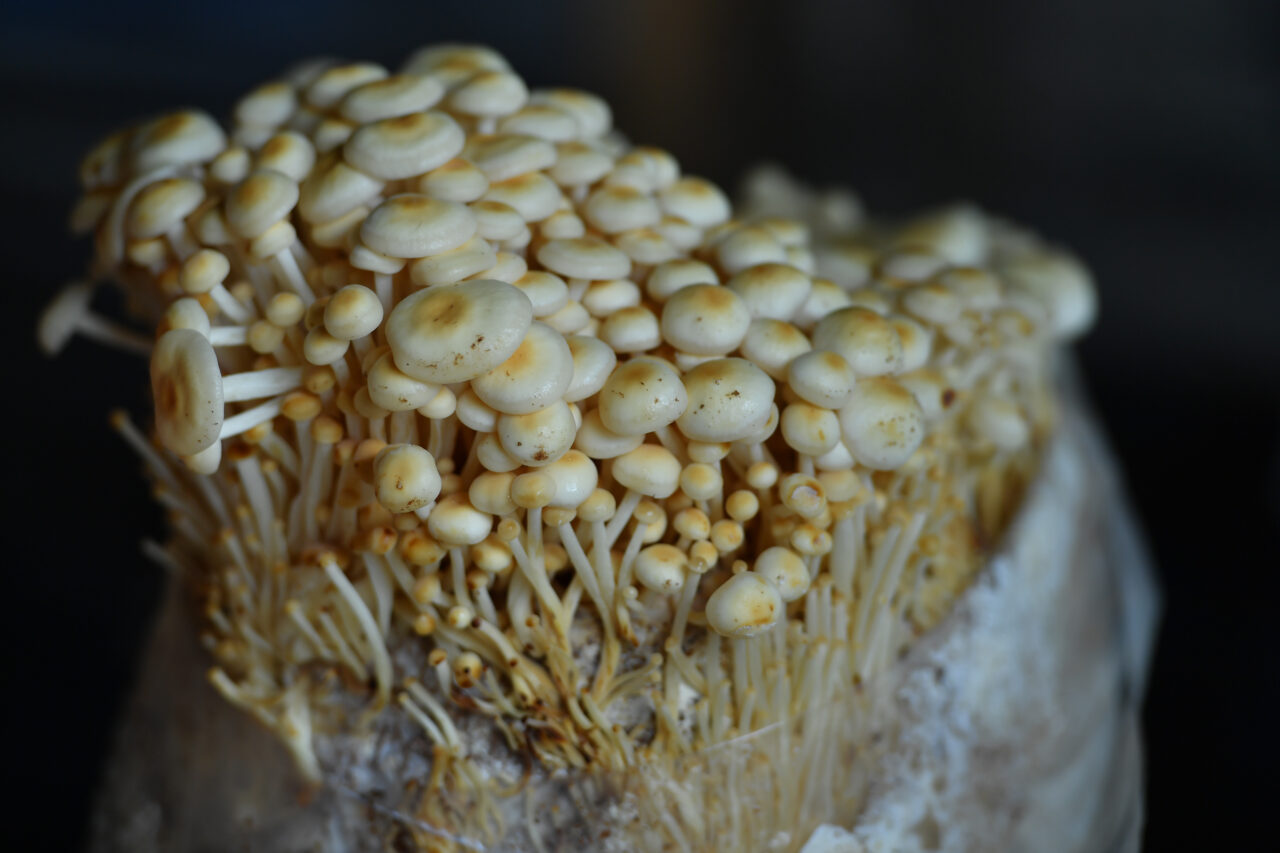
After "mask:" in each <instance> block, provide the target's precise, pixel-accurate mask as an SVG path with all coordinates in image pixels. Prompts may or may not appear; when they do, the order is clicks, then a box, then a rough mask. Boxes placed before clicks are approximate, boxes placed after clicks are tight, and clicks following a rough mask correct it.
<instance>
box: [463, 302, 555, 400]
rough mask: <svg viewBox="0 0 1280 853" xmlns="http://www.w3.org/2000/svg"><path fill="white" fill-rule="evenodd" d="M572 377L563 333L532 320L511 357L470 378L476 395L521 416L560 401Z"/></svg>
mask: <svg viewBox="0 0 1280 853" xmlns="http://www.w3.org/2000/svg"><path fill="white" fill-rule="evenodd" d="M572 380H573V354H572V353H571V352H570V350H569V345H568V343H566V342H565V339H564V336H563V335H561V334H560V333H559V332H557V331H556V330H555V329H553V328H551V327H550V326H548V325H547V324H546V323H538V322H534V323H533V324H531V325H530V326H529V331H528V332H527V333H526V334H525V336H524V340H523V341H522V342H521V343H520V346H519V347H517V348H516V351H515V352H514V353H512V354H511V357H510V358H508V359H507V360H506V361H504V362H502V364H499V365H498V366H497V367H495V368H493V369H492V370H490V371H489V372H488V373H482V374H481V375H479V376H477V377H476V378H475V379H473V380H471V388H472V390H473V391H475V393H476V396H478V397H479V398H480V399H481V400H483V401H484V402H485V403H487V404H488V405H490V406H492V407H493V408H494V409H496V410H497V411H499V412H505V413H506V414H509V415H525V414H529V413H530V412H536V411H538V410H539V409H543V408H546V407H547V406H549V405H551V404H552V403H554V402H556V401H558V400H560V399H561V398H562V397H563V396H564V392H565V391H566V390H567V389H568V388H569V383H570V382H571V381H572Z"/></svg>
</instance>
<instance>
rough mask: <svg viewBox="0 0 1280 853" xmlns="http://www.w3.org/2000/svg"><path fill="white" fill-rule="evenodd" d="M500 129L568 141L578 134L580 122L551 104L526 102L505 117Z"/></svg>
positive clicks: (540, 137) (551, 139) (549, 140)
mask: <svg viewBox="0 0 1280 853" xmlns="http://www.w3.org/2000/svg"><path fill="white" fill-rule="evenodd" d="M498 129H499V130H501V131H502V132H503V133H522V134H525V135H528V136H536V137H538V138H539V139H545V140H547V141H548V142H567V141H569V140H571V139H574V138H575V137H577V135H578V122H577V120H576V119H575V118H574V117H573V115H572V114H571V113H569V112H567V111H566V110H562V109H560V108H559V107H554V106H552V105H550V104H526V105H525V106H523V107H521V108H520V110H519V111H517V112H514V113H512V114H511V115H509V116H507V117H506V118H504V119H503V120H502V121H501V122H500V123H499V124H498Z"/></svg>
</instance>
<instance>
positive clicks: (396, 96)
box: [340, 74, 444, 124]
mask: <svg viewBox="0 0 1280 853" xmlns="http://www.w3.org/2000/svg"><path fill="white" fill-rule="evenodd" d="M443 97H444V85H443V84H442V83H441V82H440V81H439V80H437V79H436V78H434V77H427V76H424V75H421V74H393V75H391V76H390V77H384V78H382V79H381V80H371V81H369V82H368V83H365V84H364V85H362V86H358V87H356V88H355V89H352V90H351V91H350V92H348V93H347V96H346V97H345V98H343V99H342V106H341V108H340V112H341V113H342V117H343V118H345V119H346V120H347V121H351V122H355V123H356V124H365V123H367V122H371V121H378V120H380V119H384V118H395V117H396V116H402V115H408V114H409V113H416V112H421V111H422V110H425V109H428V108H430V107H432V106H435V104H436V103H437V102H438V101H439V100H440V99H441V98H443Z"/></svg>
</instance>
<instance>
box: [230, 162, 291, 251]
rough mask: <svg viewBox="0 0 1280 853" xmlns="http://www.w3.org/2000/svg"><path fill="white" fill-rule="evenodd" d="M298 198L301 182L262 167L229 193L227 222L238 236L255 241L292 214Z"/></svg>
mask: <svg viewBox="0 0 1280 853" xmlns="http://www.w3.org/2000/svg"><path fill="white" fill-rule="evenodd" d="M298 197H299V194H298V184H297V182H295V181H293V180H292V179H290V178H289V177H287V176H286V175H282V174H280V173H279V172H277V171H274V170H272V169H259V170H257V171H255V172H254V173H253V174H251V175H249V177H247V178H245V179H244V180H243V181H241V182H240V183H238V184H236V186H235V188H234V189H232V190H231V193H230V194H229V195H228V196H227V199H226V202H225V209H226V215H227V225H228V226H230V228H231V230H232V232H233V233H235V235H236V236H237V237H242V238H244V239H246V240H252V239H253V238H255V237H259V236H261V235H262V234H263V233H265V232H266V230H267V229H268V228H270V227H271V226H272V225H275V224H276V223H277V222H279V221H280V220H282V219H285V218H286V217H288V215H289V212H290V211H291V210H293V206H294V205H295V204H297V203H298Z"/></svg>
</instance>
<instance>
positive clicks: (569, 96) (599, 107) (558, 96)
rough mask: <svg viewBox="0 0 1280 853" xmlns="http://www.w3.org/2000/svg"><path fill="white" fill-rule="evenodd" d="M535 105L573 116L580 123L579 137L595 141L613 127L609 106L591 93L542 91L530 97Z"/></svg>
mask: <svg viewBox="0 0 1280 853" xmlns="http://www.w3.org/2000/svg"><path fill="white" fill-rule="evenodd" d="M529 102H530V103H533V104H549V105H550V106H553V107H558V108H559V109H562V110H564V111H565V112H567V113H569V115H571V116H573V118H574V120H575V121H576V122H577V123H578V137H579V138H580V139H593V138H596V137H600V136H604V135H605V134H606V133H608V132H609V129H610V128H611V127H612V126H613V112H612V110H611V109H610V108H609V104H608V103H607V102H606V101H605V100H604V99H602V98H598V97H596V96H595V95H592V94H591V93H589V92H583V91H580V90H578V89H540V90H538V91H536V92H534V93H533V94H532V95H530V97H529Z"/></svg>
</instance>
